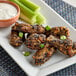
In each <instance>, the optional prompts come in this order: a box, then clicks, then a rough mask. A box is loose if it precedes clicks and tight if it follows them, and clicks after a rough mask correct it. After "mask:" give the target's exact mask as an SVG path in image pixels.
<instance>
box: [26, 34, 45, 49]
mask: <svg viewBox="0 0 76 76" xmlns="http://www.w3.org/2000/svg"><path fill="white" fill-rule="evenodd" d="M45 41H46V35H44V34H37V33H34V34H31V35H30V36H29V37H28V38H27V39H26V41H25V45H26V46H27V47H28V48H30V49H33V50H38V49H40V44H41V43H44V42H45Z"/></svg>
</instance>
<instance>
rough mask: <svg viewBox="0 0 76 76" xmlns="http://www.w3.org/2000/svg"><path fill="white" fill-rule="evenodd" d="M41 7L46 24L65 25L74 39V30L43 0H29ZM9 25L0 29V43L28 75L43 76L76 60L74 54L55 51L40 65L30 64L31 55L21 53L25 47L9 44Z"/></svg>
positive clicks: (75, 31) (75, 36) (74, 39)
mask: <svg viewBox="0 0 76 76" xmlns="http://www.w3.org/2000/svg"><path fill="white" fill-rule="evenodd" d="M31 1H33V2H35V3H36V4H38V5H39V6H40V7H41V13H42V14H43V15H44V16H45V17H46V20H47V24H46V25H50V26H51V27H54V26H66V27H68V28H69V29H70V34H71V36H70V38H71V39H72V40H73V41H76V35H75V33H76V30H75V29H74V28H73V27H72V26H71V25H70V24H69V23H67V22H66V21H65V20H64V19H63V18H62V17H61V16H59V15H58V14H57V13H56V12H55V11H54V10H53V9H52V8H50V7H49V6H48V5H47V4H46V3H45V2H44V1H41V0H31ZM10 32H11V27H9V28H3V29H0V45H1V46H2V47H3V48H4V49H5V51H6V52H7V53H8V54H9V55H10V56H11V57H12V58H13V59H14V60H15V61H16V63H17V64H18V65H19V66H20V67H21V68H22V69H23V70H24V71H25V72H26V73H27V74H28V75H29V76H44V75H47V74H51V73H53V72H56V71H58V70H60V69H63V68H65V67H67V66H69V65H72V64H74V63H75V62H76V59H75V58H76V56H73V57H71V58H68V57H67V56H65V55H63V54H61V53H59V52H57V53H56V54H54V55H53V56H52V57H51V58H50V60H49V61H47V62H46V63H45V64H43V65H41V66H35V65H32V64H31V63H30V62H31V60H32V56H29V57H24V56H23V55H22V53H21V52H22V51H23V50H27V49H26V48H23V46H22V47H20V48H18V49H17V48H14V47H12V46H11V45H10V44H9V38H8V36H9V35H10Z"/></svg>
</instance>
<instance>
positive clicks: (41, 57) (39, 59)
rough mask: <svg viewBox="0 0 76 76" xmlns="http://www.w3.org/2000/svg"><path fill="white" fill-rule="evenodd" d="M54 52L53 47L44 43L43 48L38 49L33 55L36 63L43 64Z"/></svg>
mask: <svg viewBox="0 0 76 76" xmlns="http://www.w3.org/2000/svg"><path fill="white" fill-rule="evenodd" d="M54 52H55V49H54V47H50V46H49V44H46V45H45V47H44V48H43V49H39V50H38V51H37V52H36V53H35V54H34V56H33V59H34V60H35V64H36V65H41V64H44V63H45V62H46V61H47V60H49V58H50V57H51V56H52V55H53V53H54Z"/></svg>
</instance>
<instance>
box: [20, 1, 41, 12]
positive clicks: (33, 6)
mask: <svg viewBox="0 0 76 76" xmlns="http://www.w3.org/2000/svg"><path fill="white" fill-rule="evenodd" d="M19 1H20V2H21V3H23V4H24V5H25V6H26V7H28V8H29V9H31V10H32V11H34V12H38V11H39V10H40V7H39V6H38V5H36V4H35V3H33V2H31V1H29V0H19Z"/></svg>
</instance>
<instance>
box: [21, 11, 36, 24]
mask: <svg viewBox="0 0 76 76" xmlns="http://www.w3.org/2000/svg"><path fill="white" fill-rule="evenodd" d="M20 18H21V19H22V20H24V21H26V22H28V23H29V24H35V23H36V18H35V19H32V20H31V19H29V18H28V17H27V16H26V15H24V14H23V13H22V12H21V13H20Z"/></svg>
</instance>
